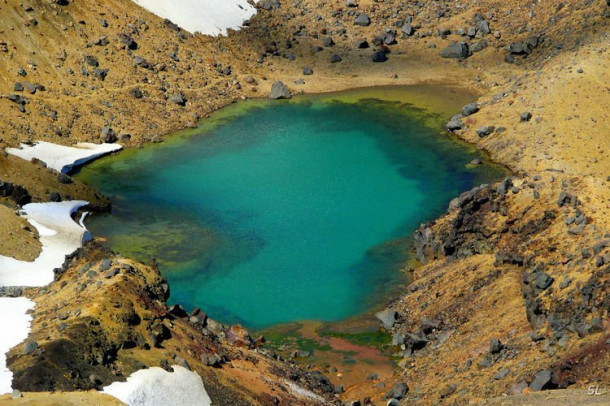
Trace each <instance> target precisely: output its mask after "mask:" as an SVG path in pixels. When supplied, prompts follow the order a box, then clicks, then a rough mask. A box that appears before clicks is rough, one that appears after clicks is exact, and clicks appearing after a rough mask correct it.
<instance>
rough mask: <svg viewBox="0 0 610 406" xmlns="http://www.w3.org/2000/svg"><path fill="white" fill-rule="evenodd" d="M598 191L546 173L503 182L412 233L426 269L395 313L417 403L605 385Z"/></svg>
mask: <svg viewBox="0 0 610 406" xmlns="http://www.w3.org/2000/svg"><path fill="white" fill-rule="evenodd" d="M598 183H599V182H598V181H597V180H595V179H590V178H589V179H587V178H579V177H574V176H565V174H562V173H559V172H548V171H547V172H545V173H541V174H540V175H534V176H527V175H523V176H518V177H511V178H507V179H505V180H504V181H502V182H500V183H498V184H495V185H484V186H481V187H479V188H475V189H474V190H472V191H469V192H466V193H464V194H462V195H461V196H460V197H459V198H457V199H455V200H454V201H453V202H452V203H451V205H450V207H449V210H448V213H447V215H445V216H444V217H442V218H441V219H439V220H438V221H436V222H434V223H431V224H427V225H423V226H422V227H421V228H420V229H419V230H417V232H416V233H415V241H416V247H417V256H418V258H419V259H420V261H421V262H422V263H424V264H425V265H423V266H422V267H421V268H418V269H417V270H416V272H415V281H414V283H413V284H412V285H411V286H410V287H409V293H408V294H406V295H405V296H404V297H403V298H402V299H400V300H399V301H398V302H396V303H395V304H394V305H393V306H392V309H393V311H396V313H395V314H394V316H395V317H396V319H397V321H396V323H395V324H394V327H393V328H392V331H393V333H394V345H396V346H397V347H399V348H401V353H400V355H401V356H403V357H404V358H403V360H402V361H401V363H400V364H401V367H402V368H403V373H404V376H405V377H406V379H407V381H409V382H413V387H412V391H411V395H410V396H412V398H413V399H418V400H423V401H428V402H432V403H434V402H438V401H447V402H453V401H462V402H465V401H467V400H472V399H476V398H489V397H493V396H498V395H500V394H502V393H508V394H520V393H522V392H523V391H524V390H525V391H528V390H534V391H535V390H541V389H553V388H566V387H575V388H579V389H580V388H586V387H587V386H588V385H589V384H594V383H598V384H602V385H603V383H604V382H608V379H609V378H610V376H609V375H608V374H609V372H608V370H607V363H608V359H609V357H610V355H609V352H608V350H609V349H610V348H608V347H609V345H610V344H609V341H608V339H609V334H608V333H609V332H610V330H609V327H610V324H609V323H608V311H609V309H610V295H609V290H610V261H609V260H610V240H609V237H610V234H609V233H608V228H607V225H606V223H605V221H606V219H605V218H604V216H605V215H604V214H602V213H600V211H599V209H600V208H601V207H607V203H606V202H607V200H603V199H596V198H595V197H594V196H598V194H597V193H596V192H595V191H596V190H599V189H598V188H599V187H600V185H599V184H598ZM600 214H601V216H600Z"/></svg>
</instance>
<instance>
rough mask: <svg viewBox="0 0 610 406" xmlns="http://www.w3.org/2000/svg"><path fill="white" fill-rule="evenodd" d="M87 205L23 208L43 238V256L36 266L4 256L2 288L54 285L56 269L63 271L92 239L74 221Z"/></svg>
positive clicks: (1, 261)
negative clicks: (66, 263)
mask: <svg viewBox="0 0 610 406" xmlns="http://www.w3.org/2000/svg"><path fill="white" fill-rule="evenodd" d="M87 204H89V203H88V202H85V201H81V200H75V201H68V202H59V203H30V204H26V205H25V206H23V209H22V215H23V216H24V217H25V218H26V219H27V220H28V221H29V223H30V224H32V225H33V226H34V227H36V230H38V233H39V234H40V243H41V244H42V252H41V253H40V256H39V257H38V258H36V260H35V261H34V262H27V261H18V260H16V259H15V258H11V257H5V256H2V255H0V286H43V285H46V284H48V283H51V282H53V269H55V268H59V267H61V266H62V264H63V263H64V261H65V259H66V255H69V254H71V253H73V252H74V251H76V250H77V249H78V248H80V247H81V246H82V245H83V243H84V242H85V241H87V240H88V239H90V235H89V232H88V231H87V229H86V228H85V226H84V225H83V224H82V220H83V219H82V218H81V222H80V224H77V223H75V222H74V221H73V220H72V217H71V215H72V213H74V212H75V211H76V210H78V209H79V208H81V207H83V206H86V205H87ZM83 217H84V216H83Z"/></svg>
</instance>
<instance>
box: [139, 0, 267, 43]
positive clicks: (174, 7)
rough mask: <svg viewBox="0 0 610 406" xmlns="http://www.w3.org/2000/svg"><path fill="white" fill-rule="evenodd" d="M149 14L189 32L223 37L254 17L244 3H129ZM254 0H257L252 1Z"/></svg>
mask: <svg viewBox="0 0 610 406" xmlns="http://www.w3.org/2000/svg"><path fill="white" fill-rule="evenodd" d="M133 1H134V3H136V4H138V5H139V6H141V7H143V8H145V9H146V10H148V11H150V12H151V13H153V14H156V15H158V16H159V17H162V18H167V19H169V20H171V21H172V22H173V23H175V24H178V25H179V26H180V27H181V28H182V29H184V30H186V31H189V32H191V33H195V32H200V33H202V34H205V35H226V33H227V29H228V28H231V29H238V28H240V27H241V26H242V24H243V22H244V21H246V20H248V19H249V18H250V17H252V16H253V15H254V14H256V8H255V7H254V6H252V5H251V4H249V3H248V1H247V0H174V1H170V0H133ZM256 1H258V0H256Z"/></svg>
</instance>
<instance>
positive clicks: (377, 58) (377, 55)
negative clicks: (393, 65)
mask: <svg viewBox="0 0 610 406" xmlns="http://www.w3.org/2000/svg"><path fill="white" fill-rule="evenodd" d="M371 58H372V60H373V62H385V61H387V60H388V57H387V55H386V53H385V52H383V51H376V52H373V55H371Z"/></svg>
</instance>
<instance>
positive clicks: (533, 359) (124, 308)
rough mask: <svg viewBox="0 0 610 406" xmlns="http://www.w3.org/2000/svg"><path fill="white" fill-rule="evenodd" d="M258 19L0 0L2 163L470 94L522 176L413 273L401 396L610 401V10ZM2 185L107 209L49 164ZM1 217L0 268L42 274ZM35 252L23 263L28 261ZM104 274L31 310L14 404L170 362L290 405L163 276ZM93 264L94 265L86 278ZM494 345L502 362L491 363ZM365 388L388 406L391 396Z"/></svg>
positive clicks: (64, 282) (480, 121) (435, 242)
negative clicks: (43, 149)
mask: <svg viewBox="0 0 610 406" xmlns="http://www.w3.org/2000/svg"><path fill="white" fill-rule="evenodd" d="M261 4H262V5H263V6H265V8H266V10H260V12H259V14H258V15H256V16H255V17H253V18H252V20H251V21H250V23H249V28H247V29H245V30H242V31H239V32H230V35H229V36H228V37H223V38H210V37H203V36H199V35H195V36H193V35H191V34H189V33H186V32H184V31H182V30H181V29H180V28H179V27H176V26H175V25H174V24H172V23H170V22H168V21H163V20H162V19H160V18H158V17H156V16H153V15H151V14H150V13H148V12H146V11H145V10H143V9H141V8H139V7H138V6H136V5H135V4H134V3H132V2H129V1H124V0H111V1H104V2H94V1H86V2H71V1H62V2H59V1H41V0H37V1H31V2H28V3H20V2H17V1H16V0H8V1H6V2H4V3H3V4H1V5H0V27H1V30H0V93H2V95H3V96H2V98H1V99H0V114H2V117H3V124H2V126H1V128H0V134H1V136H0V138H1V140H0V147H2V148H5V147H8V146H11V147H12V146H17V145H18V144H19V143H20V142H23V141H28V140H47V141H51V142H55V143H60V144H72V143H74V142H76V141H93V142H101V141H108V142H114V141H116V140H120V142H121V143H123V144H126V145H137V144H140V143H143V142H148V141H161V140H162V138H161V137H162V136H164V135H165V134H167V133H169V132H171V131H173V130H176V129H178V128H182V127H185V126H192V125H194V124H195V123H196V121H197V120H198V119H199V118H201V117H204V116H205V115H206V114H208V113H209V112H210V111H213V110H215V109H217V108H219V107H222V106H224V105H226V104H228V103H231V102H232V101H234V100H237V99H239V98H240V97H253V96H265V95H266V94H267V93H268V91H269V89H270V87H271V84H272V83H273V82H274V81H275V80H280V79H281V80H284V81H285V82H286V83H287V84H288V85H289V87H290V88H291V90H292V91H293V92H295V93H298V92H299V91H304V92H319V91H329V90H338V89H345V88H348V87H355V86H367V85H380V84H413V83H422V82H430V83H435V82H446V83H452V84H459V85H461V86H464V87H468V88H471V89H476V90H477V91H479V92H480V93H481V94H482V98H481V100H480V107H481V110H480V111H479V112H478V113H476V114H474V115H470V116H469V117H466V118H463V119H462V121H463V123H464V124H465V126H466V127H465V128H464V129H463V130H461V131H458V133H459V135H460V136H462V137H464V138H465V139H467V140H469V141H471V142H473V143H475V144H477V145H479V146H480V147H482V148H485V149H486V150H488V151H489V152H490V154H491V156H492V157H493V158H494V159H496V160H498V161H499V162H501V163H503V164H505V165H507V166H509V167H510V168H512V169H513V170H514V171H515V173H516V174H517V176H516V177H515V178H514V179H513V180H512V185H510V186H509V184H508V183H504V184H501V185H493V186H490V187H489V188H483V189H481V190H479V191H477V192H476V193H472V194H470V195H466V196H464V197H463V198H461V199H460V200H459V201H458V202H457V203H456V205H454V206H455V207H452V209H451V210H450V213H449V214H448V215H447V216H446V217H443V218H442V219H439V221H437V222H436V223H435V224H431V225H428V226H426V227H424V228H422V230H421V236H422V238H420V240H419V250H420V258H421V259H422V260H425V261H426V262H428V263H427V264H426V265H425V266H423V267H421V268H419V269H418V270H417V271H416V275H415V276H416V281H415V282H414V284H413V285H412V286H411V287H410V288H409V290H410V293H408V294H406V295H405V296H404V298H402V299H401V300H400V301H398V302H397V303H396V304H395V305H394V309H395V310H396V311H397V312H398V313H397V314H398V316H399V318H398V323H396V325H395V326H393V329H394V330H395V331H396V332H397V333H398V335H397V336H396V338H395V340H396V341H395V342H396V343H397V344H402V345H404V350H403V351H405V352H404V353H403V354H402V355H404V356H405V357H404V359H403V360H402V361H401V362H400V365H401V368H402V369H401V371H402V377H400V379H401V380H405V381H406V382H407V383H408V384H409V385H410V387H411V390H410V391H409V393H408V395H407V398H408V399H410V400H420V401H422V402H428V403H435V402H438V401H440V400H446V401H447V402H453V401H456V402H463V403H465V402H466V400H468V399H471V400H472V399H477V398H481V397H488V396H495V395H499V394H501V393H503V392H519V391H520V390H521V389H522V388H523V387H524V386H525V385H524V384H523V383H522V381H525V382H526V383H527V382H530V381H531V378H532V377H533V375H534V374H536V373H538V372H539V371H543V370H549V371H552V374H550V375H551V376H548V378H550V379H551V380H550V381H549V382H550V383H549V382H547V381H546V378H545V377H546V375H548V374H546V373H543V374H541V375H540V377H539V379H538V381H537V383H536V384H534V386H533V389H536V388H537V387H551V386H555V385H559V386H564V385H568V384H570V385H571V386H572V387H574V386H576V387H578V388H582V387H585V386H586V385H587V384H588V383H589V381H590V382H602V383H604V382H606V383H607V382H609V377H608V371H607V367H605V364H607V357H608V348H607V346H608V341H607V340H608V338H607V331H608V325H607V318H608V315H607V309H608V302H607V297H608V269H609V268H608V267H609V266H610V265H609V264H610V258H607V257H608V255H609V252H608V247H606V246H605V245H606V244H602V243H603V242H604V241H606V240H607V239H608V238H610V237H609V235H608V233H609V230H608V229H609V227H608V223H607V219H608V218H609V217H608V214H610V213H609V211H610V208H609V204H608V198H609V197H610V196H608V193H609V192H608V191H609V188H608V183H609V181H608V176H609V175H610V171H609V169H610V168H608V165H610V163H609V161H608V159H607V156H608V152H609V150H608V148H609V144H608V143H609V142H610V141H609V138H608V134H609V133H610V132H609V128H608V126H609V121H610V120H608V111H607V109H606V108H605V106H607V105H608V102H609V100H608V99H609V90H608V87H607V76H608V71H609V70H608V50H607V44H608V18H609V16H610V5H608V2H607V1H606V0H584V1H583V0H568V1H564V2H561V3H556V2H531V1H529V0H516V1H511V2H505V1H499V0H481V1H478V2H477V3H476V4H475V5H472V4H470V3H464V4H461V3H457V2H451V3H447V2H437V1H425V2H398V1H387V0H386V1H384V2H376V1H372V0H362V1H348V2H343V1H332V2H320V1H314V0H300V1H299V0H287V1H284V2H282V4H281V6H279V3H278V2H274V1H263V2H261ZM362 13H363V14H364V15H361V14H362ZM453 43H455V44H456V45H451V44H453ZM448 46H450V47H449V48H447V47H448ZM441 50H442V53H443V54H444V55H445V56H448V57H449V58H442V57H441V56H440V55H439V53H440V52H441ZM454 57H455V58H454ZM386 58H387V61H386V62H383V63H379V62H375V61H382V60H384V59H386ZM303 67H308V68H311V72H310V70H307V69H306V70H304V69H303ZM310 73H312V74H310ZM456 112H457V107H456ZM528 112H529V113H531V116H530V114H525V115H524V120H521V115H522V114H523V113H528ZM459 126H461V124H460V125H459ZM491 126H493V127H494V128H493V129H492V128H489V127H491ZM482 127H487V128H485V129H483V128H482ZM477 130H481V131H479V133H477ZM0 168H8V169H7V170H5V171H3V172H0V179H2V181H5V182H11V183H13V188H12V189H11V194H10V196H9V194H8V192H7V193H3V194H2V196H5V194H6V195H7V196H8V198H7V199H5V198H3V199H2V203H3V204H8V205H9V206H10V207H12V208H15V207H16V205H17V204H22V202H21V199H22V197H23V196H24V195H26V194H29V195H31V196H32V197H33V198H34V199H35V200H36V199H40V200H42V201H46V200H49V199H51V198H54V199H55V198H57V196H56V195H54V194H53V192H59V194H60V196H61V197H62V198H66V199H67V198H70V197H71V198H86V199H97V200H94V201H95V202H98V203H96V205H99V207H102V206H103V199H102V198H100V197H96V196H95V195H93V194H92V192H91V191H88V190H87V189H85V188H83V187H82V186H79V185H75V184H67V183H65V182H68V180H67V179H66V178H64V177H60V176H58V175H57V174H54V173H52V172H50V171H48V170H47V169H43V168H41V167H40V166H39V165H37V164H32V163H27V162H17V160H16V159H15V158H7V157H4V156H0ZM15 186H20V187H22V189H23V190H22V189H16V188H15ZM0 187H4V186H2V184H0ZM3 190H5V189H3ZM15 190H17V193H14V191H15ZM24 192H26V193H24ZM562 193H564V194H562ZM560 196H561V199H560ZM0 213H1V214H0V215H1V216H3V217H1V218H0V219H1V220H2V224H3V229H2V231H1V233H2V234H1V236H2V238H3V240H2V241H3V244H2V247H0V250H1V251H2V252H0V254H11V255H18V256H19V257H20V258H32V257H34V256H35V255H36V253H37V250H38V249H39V248H38V246H37V244H36V240H35V236H34V235H32V234H31V233H30V231H29V230H28V229H27V228H26V227H27V226H25V225H24V224H23V222H21V221H19V219H17V217H16V215H15V214H14V213H13V212H9V211H7V210H6V209H2V210H1V211H0ZM5 218H6V219H7V220H6V221H5V220H4V219H5ZM8 219H10V220H8ZM4 237H6V241H7V243H4V241H5V239H4ZM22 241H24V242H27V244H28V247H30V248H27V249H24V250H22V251H15V249H16V247H17V245H18V243H21V242H22ZM106 257H108V254H107V253H104V252H103V250H100V249H98V248H97V246H95V245H93V246H91V247H89V248H88V249H87V250H84V251H82V252H81V253H80V254H78V255H77V256H76V258H75V259H73V260H72V261H71V263H70V266H68V267H67V268H66V272H65V273H64V274H63V275H61V276H60V277H59V279H58V280H57V281H56V282H54V283H53V284H51V285H50V286H49V287H48V288H47V289H45V290H43V292H44V293H40V294H39V296H36V300H37V303H38V307H37V309H36V311H35V313H34V326H33V332H32V337H31V340H30V341H36V342H37V343H38V349H37V350H35V351H34V352H32V353H29V354H27V355H25V354H24V353H23V348H22V347H18V348H16V349H15V350H13V352H12V353H11V359H10V362H11V368H14V371H15V374H16V375H17V376H18V380H17V382H18V384H19V385H23V388H26V389H31V390H50V389H59V388H65V389H76V388H79V389H85V388H91V387H96V386H99V385H100V383H101V382H103V383H104V384H105V383H107V381H110V380H115V379H123V377H124V376H125V375H126V374H127V373H129V372H132V371H134V370H136V369H138V368H139V367H141V366H142V365H151V366H153V365H159V362H160V361H161V360H167V361H168V362H171V361H172V359H174V360H175V359H176V357H174V355H176V356H177V357H178V358H180V359H183V360H185V361H186V362H188V363H189V365H191V367H192V368H193V369H195V370H197V372H199V373H200V374H201V375H202V376H203V377H204V380H205V383H206V385H210V394H211V395H212V397H213V400H214V397H216V399H218V400H217V402H221V403H222V399H229V398H228V397H223V393H224V392H222V391H220V390H219V388H221V387H222V388H223V390H224V387H225V386H226V387H228V388H229V389H227V392H226V394H227V396H235V397H237V398H239V399H244V401H245V402H251V401H256V402H261V403H267V402H271V398H270V397H267V394H269V393H271V388H273V389H275V390H274V391H273V393H274V395H273V396H277V397H279V398H284V399H285V400H286V402H289V403H290V402H293V401H295V400H294V398H293V396H294V394H293V393H292V392H290V390H288V392H285V391H284V390H283V389H282V388H279V387H276V386H275V385H276V384H277V382H280V384H281V382H282V377H283V376H285V375H284V374H286V373H287V372H286V371H290V368H288V369H286V368H287V367H286V366H285V365H284V364H282V363H275V361H272V360H269V359H268V358H262V357H259V356H258V355H257V354H255V353H253V352H251V351H248V350H242V349H240V348H234V347H230V346H227V345H225V344H224V343H218V342H217V341H216V339H215V337H217V336H221V335H222V333H220V332H213V333H211V334H210V336H205V335H202V330H201V328H202V327H201V326H200V325H197V322H195V324H194V325H193V324H192V323H190V324H189V323H188V322H186V321H185V320H184V319H183V318H181V317H179V316H177V315H172V314H171V313H168V311H167V310H166V309H165V307H164V305H163V298H164V295H165V294H166V292H165V293H164V292H162V291H161V290H159V289H161V286H162V284H161V285H160V284H159V282H160V279H159V276H158V274H157V273H156V272H154V271H153V270H152V269H150V268H148V267H142V266H141V265H138V264H134V263H133V262H131V261H129V260H125V259H118V258H113V261H114V262H112V266H111V269H110V270H112V269H115V267H116V268H118V269H119V271H118V274H114V275H110V274H106V272H108V271H107V270H105V271H103V272H104V273H101V272H100V269H99V267H100V266H101V264H102V263H101V261H102V259H105V258H106ZM86 263H93V265H92V266H91V268H89V269H87V270H85V271H84V273H83V274H81V275H79V272H78V270H79V269H83V268H82V265H85V264H86ZM120 264H124V266H122V265H120ZM90 272H92V273H90ZM106 276H108V277H106ZM568 281H569V282H568ZM98 284H99V290H98V289H96V288H95V287H97V285H98ZM77 290H78V293H79V294H78V295H76V294H75V292H77ZM29 294H34V292H30V293H29ZM115 306H116V307H115ZM102 308H106V309H112V311H107V312H104V311H102ZM77 310H78V315H77V314H76V313H77ZM68 312H69V313H68ZM134 314H135V316H137V317H138V318H139V319H140V320H139V321H138V323H135V320H136V317H135V316H134ZM392 316H394V314H393V313H392ZM63 318H65V320H61V319H63ZM426 319H427V320H426ZM390 324H392V323H391V322H390ZM167 331H169V332H170V333H169V335H171V338H169V337H167V336H166V335H167ZM406 332H410V333H416V336H409V335H406V334H405V333H406ZM138 336H140V337H142V338H143V340H138ZM424 336H425V337H424ZM159 337H161V338H162V343H157V340H158V339H159ZM424 338H425V339H424ZM492 338H497V339H498V340H499V343H498V342H496V341H495V340H494V341H493V345H492V346H491V347H490V340H491V339H492ZM532 338H533V339H534V340H532ZM138 342H139V343H138ZM134 343H135V346H133V344H134ZM155 344H160V345H161V346H163V347H166V348H159V347H158V346H155ZM147 346H148V347H149V349H147ZM180 348H182V349H183V350H181V351H178V350H179V349H180ZM184 348H190V349H191V350H190V352H189V351H188V350H184ZM208 350H209V351H212V352H214V353H218V354H220V353H222V354H225V355H227V357H228V358H229V359H230V360H231V365H232V366H234V368H230V367H229V366H228V365H225V366H224V367H223V368H221V369H214V368H213V367H212V366H205V365H204V363H202V361H201V360H202V355H203V353H206V354H207V353H208ZM410 351H414V355H415V356H414V357H411V356H410V354H409V353H410ZM74 354H78V357H77V356H75V355H74ZM85 359H87V360H89V361H91V362H83V360H85ZM207 359H208V358H207V356H206V360H207ZM205 363H207V361H206V362H205ZM604 363H605V364H604ZM50 370H55V371H59V375H58V376H57V377H56V378H55V380H53V382H49V381H46V380H44V379H42V378H44V375H45V374H46V372H48V371H50ZM71 370H76V371H79V373H78V374H77V375H74V376H71V375H70V374H69V373H68V371H71ZM261 371H262V372H261ZM64 373H65V374H64ZM41 375H42V376H41ZM36 376H39V377H40V378H41V379H38V380H37V379H31V378H33V377H36ZM92 376H93V378H92ZM316 376H317V375H316ZM317 377H318V378H319V376H317ZM293 378H298V377H297V376H294V377H293ZM266 379H269V380H271V382H268V381H267V380H266ZM244 382H245V383H244ZM321 382H322V385H321V386H322V387H324V386H325V385H324V383H323V381H321V380H320V379H318V381H317V382H315V385H314V386H316V385H317V386H320V383H321ZM250 383H253V384H252V385H250ZM303 384H304V383H303ZM32 385H34V386H32ZM363 385H370V386H372V385H373V383H370V382H368V383H365V384H363ZM536 386H537V387H536ZM206 387H207V386H206ZM248 387H249V388H254V389H248ZM327 389H329V388H327ZM371 390H372V391H373V392H377V394H378V399H377V400H378V401H380V402H383V401H382V400H381V399H382V398H383V397H384V395H385V391H386V389H382V388H380V387H377V388H374V389H371ZM528 390H529V389H528ZM390 395H396V394H395V393H390ZM347 397H349V396H347ZM441 398H442V399H441Z"/></svg>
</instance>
